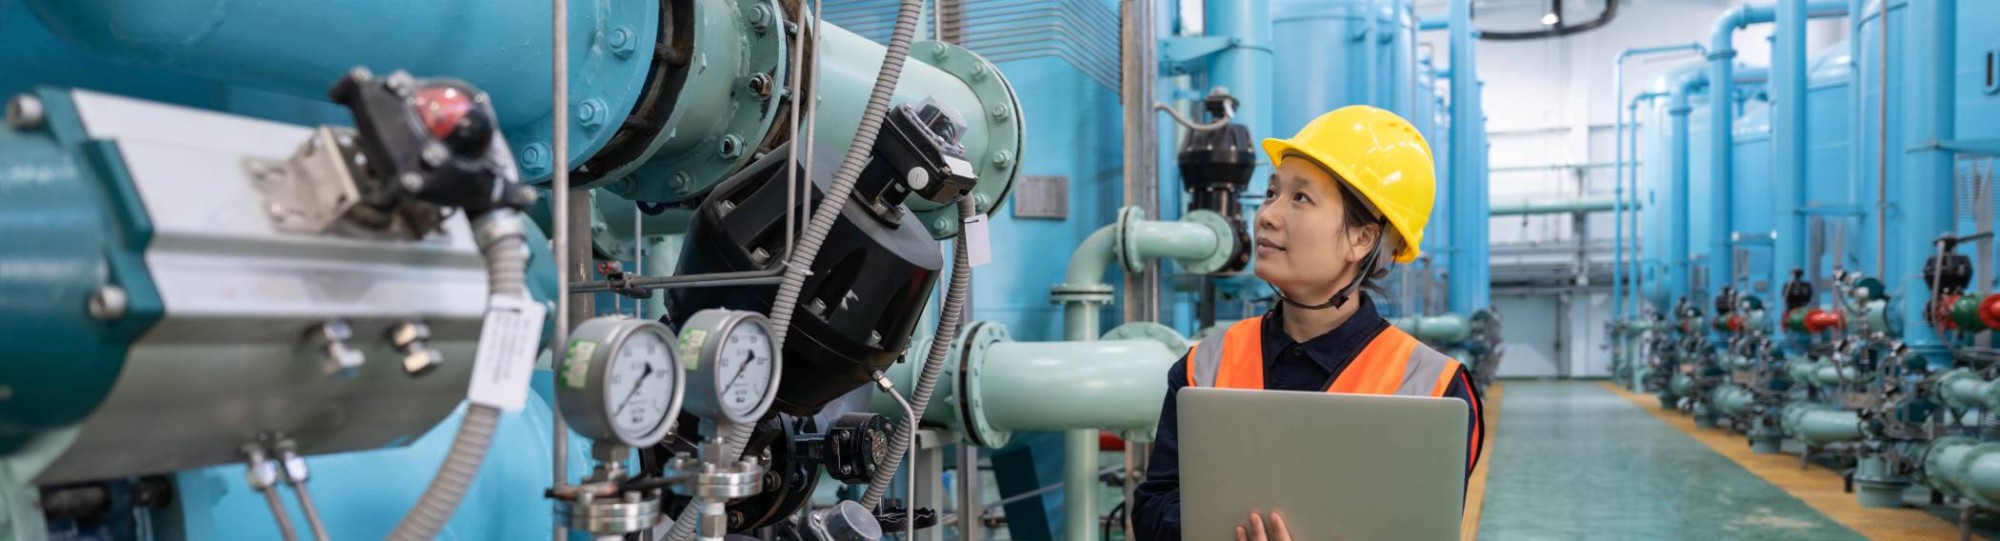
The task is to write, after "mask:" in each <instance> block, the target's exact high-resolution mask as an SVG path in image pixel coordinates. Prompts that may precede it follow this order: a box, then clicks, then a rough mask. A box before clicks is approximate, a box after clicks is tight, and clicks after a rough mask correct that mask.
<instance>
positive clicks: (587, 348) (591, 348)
mask: <svg viewBox="0 0 2000 541" xmlns="http://www.w3.org/2000/svg"><path fill="white" fill-rule="evenodd" d="M596 354H597V342H592V341H589V340H571V341H569V355H567V356H565V357H564V358H563V367H562V384H563V385H564V386H567V387H569V388H571V389H582V388H584V387H587V386H589V385H590V358H591V357H592V356H594V355H596Z"/></svg>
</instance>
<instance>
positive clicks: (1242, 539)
mask: <svg viewBox="0 0 2000 541" xmlns="http://www.w3.org/2000/svg"><path fill="white" fill-rule="evenodd" d="M1236 541H1250V537H1249V536H1247V535H1245V534H1244V533H1243V527H1242V526H1237V527H1236Z"/></svg>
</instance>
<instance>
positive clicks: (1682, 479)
mask: <svg viewBox="0 0 2000 541" xmlns="http://www.w3.org/2000/svg"><path fill="white" fill-rule="evenodd" d="M1505 385H1506V391H1505V396H1504V398H1503V400H1502V401H1501V406H1500V408H1501V409H1500V423H1499V426H1498V427H1496V429H1495V430H1494V434H1495V440H1494V442H1493V450H1492V452H1493V459H1492V461H1491V462H1490V463H1489V464H1488V467H1490V468H1492V470H1491V471H1490V472H1488V474H1487V479H1486V493H1485V498H1486V500H1485V510H1484V512H1483V513H1482V514H1481V516H1480V521H1479V539H1481V540H1491V541H1514V540H1543V539H1550V540H1556V539H1561V540H1568V539H1619V540H1628V539H1629V540H1644V539H1662V540H1669V539H1671V540H1681V539H1691V540H1723V539H1759V540H1772V541H1778V540H1789V539H1797V540H1811V541H1838V540H1860V539H1862V537H1861V536H1859V535H1857V534H1855V533H1854V532H1853V531H1851V530H1848V529H1847V528H1845V527H1842V526H1841V525H1839V524H1837V523H1835V522H1834V521H1832V520H1831V519H1828V518H1827V517H1826V516H1825V515H1822V514H1820V513H1819V512H1818V511H1816V510H1814V509H1813V508H1811V507H1808V506H1806V504H1805V503H1803V502H1800V501H1799V500H1798V499H1797V498H1793V497H1792V496H1790V495H1788V494H1786V493H1785V492H1784V491H1782V490H1779V489H1778V488H1777V487H1775V486H1772V485H1771V484H1770V483H1767V482H1765V481H1764V480H1762V479H1760V478H1758V477H1757V476H1756V475H1753V474H1751V473H1750V472H1748V471H1745V470H1744V469H1743V468H1742V467H1741V466H1737V465H1736V463H1735V462H1731V461H1730V460H1729V459H1728V458H1725V457H1723V456H1722V455H1718V454H1716V453H1715V452H1714V451H1710V450H1709V449H1708V448H1707V447H1705V446H1703V445H1702V444H1701V443H1699V442H1696V441H1695V440H1694V439H1692V438H1689V437H1688V436H1686V435H1684V434H1682V433H1680V432H1679V431H1677V430H1675V429H1674V428H1673V427H1671V426H1668V425H1667V424H1666V423H1663V422H1661V421H1660V420H1659V419H1656V418H1654V417H1653V416H1652V415H1651V414H1649V413H1647V412H1644V411H1641V410H1640V409H1639V408H1637V407H1635V406H1633V405H1632V403H1631V402H1627V401H1626V400H1625V399H1624V398H1621V397H1619V396H1618V395H1616V394H1612V392H1611V391H1609V390H1606V389H1604V388H1603V387H1602V386H1601V385H1600V384H1599V383H1598V382H1535V381H1509V382H1506V383H1505Z"/></svg>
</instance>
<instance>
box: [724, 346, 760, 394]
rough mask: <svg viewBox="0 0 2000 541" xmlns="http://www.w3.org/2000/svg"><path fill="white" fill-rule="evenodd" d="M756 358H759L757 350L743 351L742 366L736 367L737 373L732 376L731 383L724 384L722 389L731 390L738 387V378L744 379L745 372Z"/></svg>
mask: <svg viewBox="0 0 2000 541" xmlns="http://www.w3.org/2000/svg"><path fill="white" fill-rule="evenodd" d="M755 360H757V352H755V351H745V352H743V364H742V365H741V366H738V367H736V375H735V376H730V378H729V384H728V385H723V386H722V389H723V390H729V389H734V388H736V380H739V379H743V372H744V371H746V370H749V369H750V362H751V361H755Z"/></svg>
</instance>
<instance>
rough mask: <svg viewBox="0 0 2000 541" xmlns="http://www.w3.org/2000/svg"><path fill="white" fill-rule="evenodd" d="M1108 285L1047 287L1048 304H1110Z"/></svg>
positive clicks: (1110, 290)
mask: <svg viewBox="0 0 2000 541" xmlns="http://www.w3.org/2000/svg"><path fill="white" fill-rule="evenodd" d="M1112 291H1114V290H1113V289H1112V288H1111V285H1110V284H1056V285H1054V286H1051V287H1049V302H1053V303H1056V304H1071V303H1081V304H1110V303H1111V300H1112V299H1113V296H1112V294H1111V293H1112Z"/></svg>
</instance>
